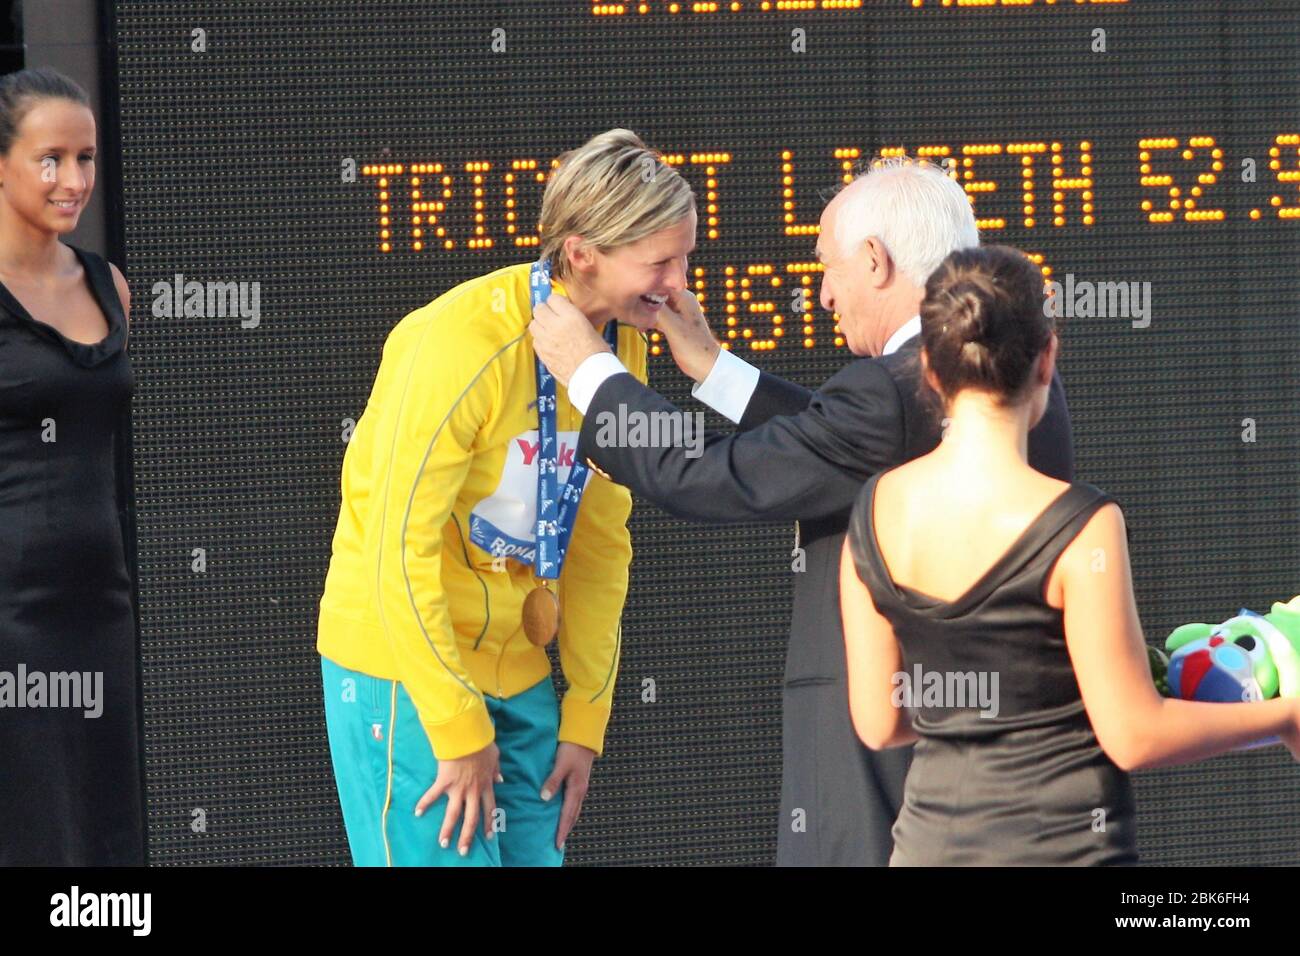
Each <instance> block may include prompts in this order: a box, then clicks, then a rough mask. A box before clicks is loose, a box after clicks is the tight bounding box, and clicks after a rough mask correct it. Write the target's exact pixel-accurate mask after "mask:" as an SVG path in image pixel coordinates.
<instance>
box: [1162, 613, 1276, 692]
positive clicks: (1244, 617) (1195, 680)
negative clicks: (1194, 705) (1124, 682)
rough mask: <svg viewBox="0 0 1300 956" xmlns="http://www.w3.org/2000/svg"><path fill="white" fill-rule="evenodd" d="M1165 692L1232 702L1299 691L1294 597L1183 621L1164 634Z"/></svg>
mask: <svg viewBox="0 0 1300 956" xmlns="http://www.w3.org/2000/svg"><path fill="white" fill-rule="evenodd" d="M1165 649H1166V650H1167V651H1169V652H1171V653H1170V657H1169V671H1168V687H1169V691H1170V696H1172V697H1181V698H1182V699H1184V700H1201V701H1222V702H1226V703H1236V702H1239V701H1249V700H1267V699H1269V698H1272V697H1300V597H1295V598H1292V599H1291V601H1290V602H1289V603H1287V604H1282V603H1280V602H1279V603H1274V605H1273V610H1272V611H1270V612H1269V613H1268V614H1256V613H1254V612H1253V611H1248V610H1246V609H1245V608H1242V610H1241V611H1239V612H1238V614H1237V616H1236V617H1233V618H1229V619H1228V620H1226V621H1224V622H1223V623H1222V624H1217V625H1213V626H1211V625H1209V624H1184V625H1183V626H1182V627H1179V628H1175V629H1174V631H1173V633H1172V634H1170V635H1169V637H1168V638H1167V639H1166V640H1165Z"/></svg>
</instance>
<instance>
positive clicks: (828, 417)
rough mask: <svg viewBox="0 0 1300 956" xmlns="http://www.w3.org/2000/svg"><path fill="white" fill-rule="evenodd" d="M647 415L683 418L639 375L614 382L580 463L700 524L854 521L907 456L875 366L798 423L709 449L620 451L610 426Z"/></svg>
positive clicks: (731, 438) (770, 426)
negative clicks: (885, 472) (867, 494)
mask: <svg viewBox="0 0 1300 956" xmlns="http://www.w3.org/2000/svg"><path fill="white" fill-rule="evenodd" d="M638 413H639V414H640V415H643V416H645V417H644V418H642V419H641V420H642V421H653V420H654V419H653V418H652V417H651V416H652V415H653V414H654V413H659V414H660V415H662V414H664V413H668V414H676V415H680V414H683V413H682V412H680V411H679V410H678V409H677V408H675V407H674V406H673V405H672V404H671V403H669V402H668V401H666V400H665V399H664V398H662V397H661V396H660V395H658V394H657V393H656V392H654V391H652V390H650V389H649V388H647V387H646V386H644V385H642V384H641V383H640V382H638V381H637V380H636V379H635V378H633V377H632V376H631V375H627V374H623V375H615V376H612V377H611V378H608V379H606V380H605V382H604V383H603V384H602V385H601V386H600V388H599V389H598V390H597V391H596V395H595V397H594V398H593V399H592V403H591V406H590V407H589V408H588V409H587V414H586V416H585V417H584V418H583V422H582V432H581V437H580V439H579V445H578V453H579V455H581V456H582V457H583V458H584V459H588V460H590V461H591V462H593V463H594V464H595V465H596V466H597V467H599V468H600V469H601V470H603V471H604V472H606V473H607V474H608V475H609V476H610V477H611V478H612V479H613V480H614V481H617V482H619V483H621V484H624V485H627V486H628V487H629V488H631V489H632V491H633V492H634V493H635V494H637V495H640V496H641V497H642V498H645V499H647V500H649V501H652V502H654V503H655V504H657V505H658V506H659V507H661V508H663V509H664V510H665V511H667V512H668V513H670V514H673V515H676V516H678V517H680V518H686V519H689V520H693V521H707V522H716V523H726V522H739V521H779V520H798V519H803V520H812V519H815V518H821V517H827V516H830V515H834V514H838V513H844V514H847V513H848V511H849V509H850V508H852V506H853V500H854V498H855V496H856V495H857V493H858V491H859V489H860V488H861V487H862V483H863V482H864V481H865V480H866V479H867V478H868V477H869V476H870V475H872V474H874V473H875V472H877V471H879V470H881V469H883V468H888V467H892V466H893V465H895V464H897V463H898V462H899V461H900V460H901V456H902V448H903V435H902V430H903V425H902V421H903V411H902V407H901V399H900V397H899V394H898V387H897V386H896V385H895V384H894V379H893V378H892V377H891V376H890V374H889V372H888V371H887V370H886V369H885V368H884V367H883V366H881V365H880V364H879V363H877V362H875V361H872V360H865V359H864V360H858V361H855V362H851V363H850V364H849V365H847V366H845V367H844V368H843V369H841V370H840V371H839V372H838V373H837V374H836V375H835V376H833V377H832V378H831V379H830V380H829V381H828V382H827V383H826V384H825V385H824V386H823V387H822V388H821V389H819V390H818V391H817V392H815V393H813V394H812V395H811V398H810V400H809V402H808V404H807V407H806V408H804V409H803V410H802V411H800V412H799V413H798V414H796V415H778V416H776V417H773V418H770V419H768V420H767V421H766V422H764V423H763V424H761V425H758V426H756V427H754V428H752V429H750V430H749V431H744V432H737V433H720V432H709V433H707V434H706V435H704V437H703V442H702V447H701V443H700V442H696V443H695V447H693V448H692V447H668V448H663V447H660V448H655V447H645V445H647V444H649V442H644V443H642V446H641V447H625V446H621V445H619V444H618V439H617V430H616V429H615V428H612V427H610V426H611V424H612V423H616V422H618V421H619V416H620V415H623V416H630V415H633V414H638ZM627 420H628V421H631V420H632V419H627ZM602 422H603V423H604V427H603V428H602Z"/></svg>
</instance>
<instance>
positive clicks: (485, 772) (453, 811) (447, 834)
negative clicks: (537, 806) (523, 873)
mask: <svg viewBox="0 0 1300 956" xmlns="http://www.w3.org/2000/svg"><path fill="white" fill-rule="evenodd" d="M494 782H496V783H500V782H502V778H501V752H500V751H499V750H498V749H497V745H496V743H495V742H493V743H490V744H488V745H487V746H486V747H484V748H483V749H482V750H479V751H476V752H475V753H472V754H466V755H465V756H464V757H458V758H456V759H455V760H439V761H438V778H437V779H436V780H434V782H433V786H431V787H430V788H429V789H428V790H427V791H425V794H424V796H422V797H421V798H420V802H419V803H417V804H416V805H415V815H416V816H417V817H418V816H423V815H424V811H425V810H427V809H429V807H431V806H432V805H433V804H434V803H436V802H437V801H438V799H439V798H440V797H441V796H442V795H443V794H444V793H445V794H446V795H447V812H446V813H444V814H443V817H442V830H441V832H439V834H438V844H439V846H441V847H442V848H443V849H444V850H445V849H447V847H449V846H451V835H452V830H453V829H454V828H455V826H456V821H457V820H459V819H460V816H461V812H462V810H463V811H464V814H465V820H464V822H463V823H462V824H461V828H460V839H459V840H458V841H457V844H458V845H457V849H458V851H459V852H460V855H461V856H466V855H468V854H469V848H470V846H471V845H472V844H473V842H474V828H475V827H476V826H477V825H478V820H479V813H480V811H481V812H482V814H483V829H484V837H485V839H489V840H490V839H492V831H491V829H490V826H491V822H490V821H491V820H492V816H493V814H494V813H495V811H496V798H495V796H494V795H493V792H492V784H493V783H494Z"/></svg>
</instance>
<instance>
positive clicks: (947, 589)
mask: <svg viewBox="0 0 1300 956" xmlns="http://www.w3.org/2000/svg"><path fill="white" fill-rule="evenodd" d="M921 335H922V343H923V345H922V351H921V362H922V368H923V372H924V379H925V381H926V383H927V384H928V385H929V387H930V388H931V389H932V390H933V392H934V393H935V394H936V395H937V396H939V397H940V398H941V400H942V403H943V406H944V413H945V414H946V415H947V417H948V420H947V426H946V428H945V433H944V440H943V441H941V442H940V443H939V447H938V448H936V449H935V450H934V451H933V452H931V453H930V454H928V455H924V456H922V457H920V458H917V459H915V460H913V461H910V462H908V463H907V464H904V465H901V466H899V467H897V468H893V469H890V470H889V471H886V472H883V473H881V474H878V475H876V476H875V477H873V478H872V479H871V480H870V481H869V482H867V484H866V486H865V487H864V488H863V490H862V494H861V495H860V496H859V498H858V501H857V503H856V505H855V507H854V510H853V516H852V519H851V521H850V524H849V534H848V537H847V538H846V540H845V545H844V551H843V557H842V560H841V567H840V601H841V610H842V613H843V618H844V632H845V645H846V650H847V653H848V677H849V703H850V711H851V714H852V718H853V724H854V727H855V728H856V730H857V733H858V736H859V737H860V738H861V739H862V741H863V743H865V744H866V745H867V746H869V747H872V748H874V749H883V748H886V747H897V746H901V745H904V744H908V743H911V742H913V741H916V750H915V752H914V755H913V760H912V766H911V770H910V772H909V773H908V777H907V785H906V789H905V791H904V799H903V809H902V811H901V812H900V814H899V817H898V820H897V822H896V823H895V824H894V830H893V837H894V853H893V856H892V857H891V858H890V865H891V866H906V865H923V866H924V865H946V866H961V865H1055V864H1129V863H1135V862H1136V861H1137V850H1136V835H1135V820H1134V805H1133V793H1132V789H1131V786H1130V782H1129V777H1128V771H1130V770H1135V769H1141V768H1147V767H1157V766H1164V765H1170V764H1181V763H1190V762H1192V761H1196V760H1201V759H1204V758H1207V757H1211V756H1214V755H1215V754H1219V753H1223V752H1224V751H1227V750H1230V749H1232V748H1234V747H1237V746H1240V745H1242V744H1246V743H1250V742H1252V741H1256V740H1259V739H1261V738H1265V737H1270V736H1273V735H1278V736H1280V737H1281V738H1282V740H1283V742H1284V743H1285V744H1286V745H1287V746H1288V747H1289V748H1290V749H1291V752H1292V753H1293V754H1295V755H1296V757H1297V758H1298V759H1300V701H1298V700H1268V701H1260V702H1254V703H1242V704H1206V703H1194V702H1190V701H1182V700H1166V699H1164V698H1162V697H1161V696H1160V695H1159V693H1158V692H1157V691H1156V689H1155V685H1154V684H1153V682H1152V678H1151V671H1150V665H1149V663H1148V660H1147V651H1146V645H1145V641H1144V639H1143V636H1142V630H1141V625H1140V622H1139V620H1138V615H1137V608H1136V605H1135V603H1134V599H1133V585H1132V579H1131V577H1130V572H1129V558H1128V547H1127V538H1126V534H1125V530H1124V520H1123V516H1122V514H1121V512H1120V509H1119V507H1118V506H1117V505H1116V504H1115V503H1114V501H1113V500H1111V499H1110V498H1109V497H1108V496H1107V495H1106V494H1105V493H1104V492H1102V491H1099V490H1098V489H1096V488H1094V487H1093V486H1091V485H1088V484H1085V483H1083V482H1074V483H1073V484H1067V483H1066V482H1062V481H1058V480H1055V479H1052V478H1048V477H1046V476H1045V475H1042V474H1040V473H1039V472H1037V471H1035V470H1033V469H1032V468H1030V467H1029V465H1028V462H1027V455H1026V450H1027V443H1028V433H1029V430H1030V428H1031V427H1032V426H1033V425H1034V424H1035V423H1037V421H1038V420H1039V418H1041V417H1042V414H1043V410H1044V409H1045V408H1046V404H1047V390H1048V385H1049V383H1050V382H1051V379H1052V369H1053V366H1054V364H1055V359H1056V352H1057V339H1056V333H1055V330H1054V325H1053V321H1052V319H1051V318H1050V316H1049V314H1048V310H1047V309H1045V308H1044V283H1043V276H1042V273H1041V271H1040V270H1039V269H1038V267H1037V266H1035V265H1034V264H1033V263H1031V262H1030V261H1029V260H1028V259H1027V258H1025V256H1023V255H1022V254H1020V253H1019V252H1017V251H1015V250H1013V249H1008V248H1006V247H1001V246H989V247H984V248H978V249H967V250H961V251H958V252H954V253H953V254H952V255H950V256H949V257H948V259H947V260H945V261H944V263H943V264H942V265H941V266H940V267H939V268H938V269H937V270H936V271H935V273H934V274H933V275H932V276H931V277H930V279H929V281H928V282H927V284H926V295H925V300H924V302H923V303H922V306H921Z"/></svg>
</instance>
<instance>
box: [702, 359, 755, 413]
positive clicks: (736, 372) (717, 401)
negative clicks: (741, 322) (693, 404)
mask: <svg viewBox="0 0 1300 956" xmlns="http://www.w3.org/2000/svg"><path fill="white" fill-rule="evenodd" d="M756 388H758V369H756V368H755V367H754V366H752V365H750V364H749V363H748V362H746V361H745V360H744V359H743V358H741V357H740V356H739V355H734V354H733V353H731V352H729V351H728V350H727V349H722V350H721V351H720V352H718V357H717V358H716V359H714V361H713V368H712V369H711V370H710V371H709V374H708V375H707V376H705V379H704V381H702V382H700V383H699V384H697V385H692V386H691V394H692V395H694V396H695V397H696V398H698V399H699V400H700V401H701V402H703V403H704V404H705V405H708V406H709V408H711V409H713V410H714V411H715V412H717V413H718V414H719V415H725V416H726V417H727V418H729V419H731V420H732V421H733V422H735V423H736V424H740V419H741V418H742V417H744V414H745V408H746V407H747V406H748V405H749V400H750V399H751V398H753V397H754V389H756Z"/></svg>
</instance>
